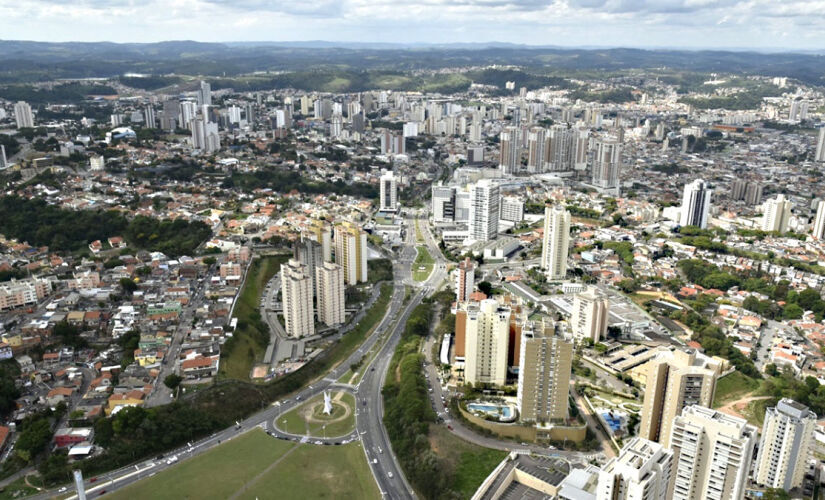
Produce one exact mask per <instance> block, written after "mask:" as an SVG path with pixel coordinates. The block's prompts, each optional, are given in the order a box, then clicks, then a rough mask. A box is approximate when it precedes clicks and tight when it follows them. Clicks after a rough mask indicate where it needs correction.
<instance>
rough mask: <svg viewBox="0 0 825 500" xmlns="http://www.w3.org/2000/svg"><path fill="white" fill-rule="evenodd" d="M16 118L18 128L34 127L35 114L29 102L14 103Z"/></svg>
mask: <svg viewBox="0 0 825 500" xmlns="http://www.w3.org/2000/svg"><path fill="white" fill-rule="evenodd" d="M14 120H15V121H16V122H17V128H32V127H34V115H33V114H32V107H31V106H29V103H27V102H26V101H17V104H15V105H14Z"/></svg>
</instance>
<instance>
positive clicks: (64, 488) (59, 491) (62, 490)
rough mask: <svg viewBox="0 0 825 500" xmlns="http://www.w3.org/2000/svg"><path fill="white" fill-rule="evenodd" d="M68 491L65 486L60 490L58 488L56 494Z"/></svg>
mask: <svg viewBox="0 0 825 500" xmlns="http://www.w3.org/2000/svg"><path fill="white" fill-rule="evenodd" d="M68 489H69V488H68V487H67V486H63V487H62V488H60V489H59V490H57V492H58V493H63V492H64V491H66V490H68Z"/></svg>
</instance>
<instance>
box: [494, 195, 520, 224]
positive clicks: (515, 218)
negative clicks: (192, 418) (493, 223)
mask: <svg viewBox="0 0 825 500" xmlns="http://www.w3.org/2000/svg"><path fill="white" fill-rule="evenodd" d="M500 204H501V215H500V217H499V218H500V219H501V220H506V221H510V222H521V221H522V220H524V202H523V201H522V200H521V199H520V198H518V197H515V196H502V197H501V203H500Z"/></svg>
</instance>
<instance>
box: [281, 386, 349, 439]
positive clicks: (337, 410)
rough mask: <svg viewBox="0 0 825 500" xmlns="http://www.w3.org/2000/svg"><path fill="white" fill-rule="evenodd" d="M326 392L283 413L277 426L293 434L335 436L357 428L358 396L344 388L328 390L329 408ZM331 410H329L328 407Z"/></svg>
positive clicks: (322, 436)
mask: <svg viewBox="0 0 825 500" xmlns="http://www.w3.org/2000/svg"><path fill="white" fill-rule="evenodd" d="M324 399H325V398H324V395H323V394H318V395H316V396H314V397H312V398H311V399H309V400H308V401H306V402H305V403H303V404H301V405H299V406H297V407H295V408H293V409H291V410H289V411H288V412H285V413H283V414H282V415H280V416H279V417H277V418H276V420H275V428H276V429H277V430H278V431H280V432H282V433H284V434H289V435H292V436H309V437H313V438H323V439H332V438H340V437H343V436H347V435H349V434H351V433H352V432H353V431H354V430H355V397H354V396H353V395H352V394H349V393H348V392H344V391H338V392H331V393H329V401H328V404H329V408H326V404H325V400H324ZM327 409H328V410H329V412H328V413H327V412H326V411H325V410H327Z"/></svg>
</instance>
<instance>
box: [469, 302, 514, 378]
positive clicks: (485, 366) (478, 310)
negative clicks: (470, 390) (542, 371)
mask: <svg viewBox="0 0 825 500" xmlns="http://www.w3.org/2000/svg"><path fill="white" fill-rule="evenodd" d="M509 336H510V309H508V308H506V307H503V306H501V305H499V303H498V302H497V301H495V300H494V299H486V300H482V301H481V303H480V304H479V306H478V307H470V308H468V310H467V317H466V327H465V333H464V343H465V344H464V354H465V356H464V357H465V360H464V381H465V382H466V383H468V384H478V383H488V384H493V385H504V383H505V382H506V381H507V347H508V341H509Z"/></svg>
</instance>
